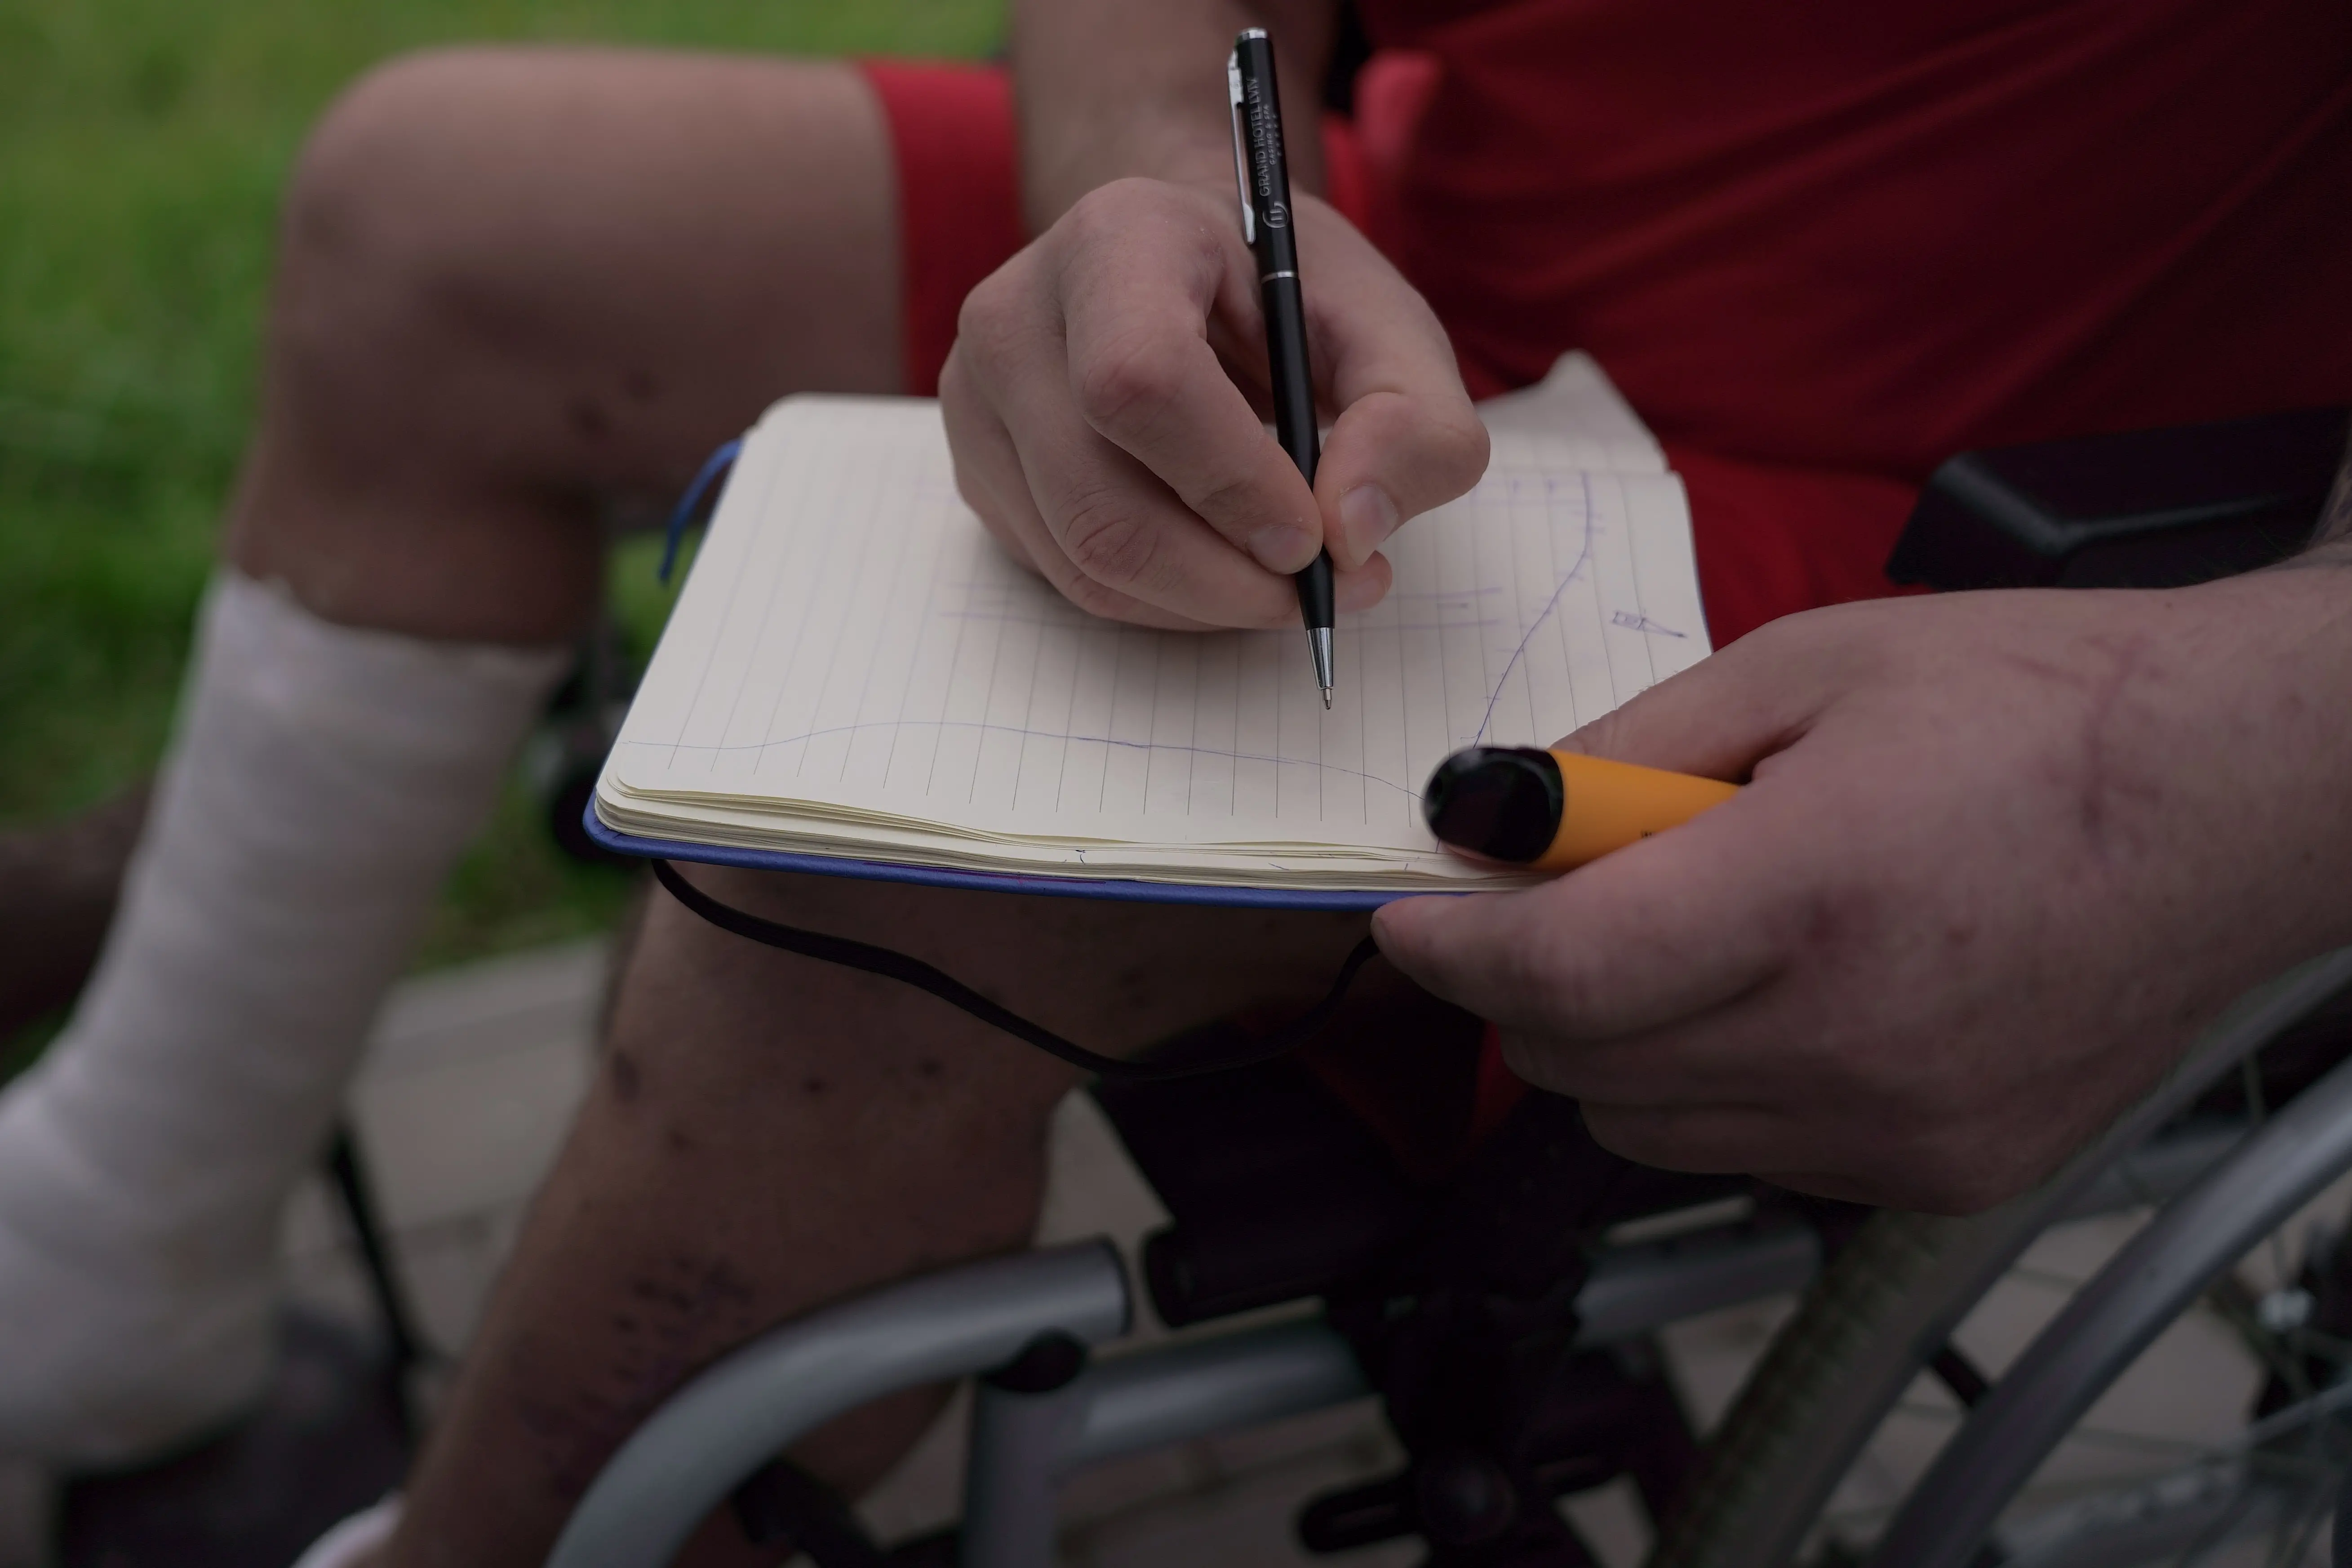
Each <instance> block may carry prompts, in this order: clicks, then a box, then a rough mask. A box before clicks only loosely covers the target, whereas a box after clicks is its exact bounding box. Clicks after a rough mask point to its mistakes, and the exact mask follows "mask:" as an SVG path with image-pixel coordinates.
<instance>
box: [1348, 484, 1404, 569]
mask: <svg viewBox="0 0 2352 1568" xmlns="http://www.w3.org/2000/svg"><path fill="white" fill-rule="evenodd" d="M1339 531H1341V532H1342V533H1344V534H1346V535H1347V536H1348V552H1349V555H1351V556H1352V557H1354V558H1355V559H1356V560H1358V561H1361V560H1363V559H1364V558H1365V557H1366V556H1368V555H1370V554H1371V552H1373V551H1375V550H1378V549H1379V548H1380V547H1381V542H1382V541H1383V540H1385V539H1387V538H1388V536H1389V535H1390V534H1391V533H1394V532H1395V531H1397V509H1396V502H1394V501H1392V500H1389V492H1388V491H1386V490H1384V489H1381V487H1380V486H1378V485H1358V486H1357V487H1356V488H1355V489H1351V490H1349V492H1348V493H1347V494H1346V495H1344V496H1341V497H1340V498H1339Z"/></svg>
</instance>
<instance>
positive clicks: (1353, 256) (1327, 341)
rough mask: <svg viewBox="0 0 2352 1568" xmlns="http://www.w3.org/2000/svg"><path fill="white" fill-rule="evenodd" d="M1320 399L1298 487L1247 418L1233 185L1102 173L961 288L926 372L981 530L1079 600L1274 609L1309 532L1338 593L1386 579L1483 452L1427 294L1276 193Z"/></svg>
mask: <svg viewBox="0 0 2352 1568" xmlns="http://www.w3.org/2000/svg"><path fill="white" fill-rule="evenodd" d="M1297 221H1298V224H1299V229H1300V234H1299V247H1300V251H1301V268H1300V270H1301V271H1302V273H1304V274H1305V279H1306V297H1307V317H1308V321H1307V333H1308V338H1309V342H1310V343H1311V345H1312V349H1313V353H1314V371H1315V379H1316V385H1317V391H1318V399H1319V401H1321V402H1322V403H1323V404H1325V405H1326V406H1327V407H1328V410H1330V411H1331V412H1332V413H1333V414H1335V415H1336V416H1337V419H1336V423H1335V424H1334V425H1333V426H1332V428H1331V433H1330V437H1329V439H1328V440H1327V441H1326V442H1325V444H1324V447H1323V460H1322V464H1321V467H1320V468H1319V470H1318V474H1317V476H1316V483H1315V488H1314V489H1313V491H1312V492H1310V491H1309V490H1308V489H1307V484H1306V482H1305V481H1304V480H1303V479H1301V478H1300V477H1299V474H1298V471H1297V468H1294V467H1292V465H1291V462H1290V459H1289V458H1288V457H1286V455H1285V454H1284V453H1283V451H1282V448H1281V447H1278V446H1276V444H1275V441H1274V438H1273V437H1271V436H1269V435H1268V434H1267V433H1266V431H1265V426H1264V423H1263V416H1262V414H1261V409H1262V408H1263V407H1264V405H1265V402H1264V388H1265V382H1266V372H1265V336H1264V327H1263V325H1262V322H1261V318H1260V313H1259V309H1258V284H1257V271H1256V266H1255V261H1254V259H1253V258H1252V257H1251V255H1250V252H1249V249H1248V247H1246V246H1244V244H1243V243H1242V237H1241V231H1240V226H1239V222H1238V219H1237V217H1236V200H1235V196H1234V191H1233V189H1232V187H1231V185H1230V184H1227V185H1226V186H1225V187H1224V188H1223V192H1222V194H1221V195H1220V194H1217V193H1215V192H1213V190H1212V189H1211V188H1209V187H1207V186H1203V185H1192V184H1171V183H1168V182H1164V181H1158V180H1142V179H1129V180H1121V181H1118V182H1115V183H1113V184H1108V185H1104V186H1102V187H1100V188H1099V189H1097V190H1096V191H1094V192H1092V193H1091V194H1089V195H1087V196H1086V197H1084V198H1083V199H1081V200H1080V201H1079V202H1078V203H1077V204H1076V205H1074V206H1073V207H1071V208H1070V210H1069V211H1068V212H1067V213H1066V214H1064V215H1063V216H1062V217H1061V218H1060V219H1059V221H1057V222H1056V223H1055V225H1054V226H1053V227H1052V228H1050V229H1049V230H1047V231H1046V232H1045V235H1043V236H1042V237H1040V238H1038V239H1037V240H1036V241H1035V242H1034V244H1032V245H1030V246H1029V247H1027V248H1026V249H1024V250H1023V251H1022V252H1021V253H1020V254H1019V255H1018V256H1016V257H1014V258H1013V260H1011V261H1010V262H1008V263H1006V264H1005V265H1004V267H1003V268H1000V269H999V270H998V271H997V272H996V273H995V274H994V275H993V276H992V277H991V278H989V279H987V280H986V281H985V282H983V283H982V284H981V285H980V287H979V288H977V289H973V290H972V292H971V296H970V297H969V298H968V299H967V300H965V302H964V308H963V315H962V319H961V324H960V336H959V337H958V339H957V342H956V346H955V350H954V352H953V353H951V354H950V356H949V360H948V363H947V368H946V370H945V372H944V374H942V375H941V377H940V403H941V405H942V407H943V409H944V411H945V414H946V417H947V427H948V439H949V442H950V446H951V447H952V448H953V450H954V454H955V467H956V483H957V486H958V488H959V489H961V491H962V492H963V496H964V499H965V500H967V501H968V502H970V503H971V507H972V510H975V511H977V512H978V513H979V514H980V517H981V520H982V521H983V522H984V523H986V524H987V526H988V529H989V531H990V532H991V533H992V534H993V535H994V536H995V537H996V539H997V540H998V541H999V542H1001V543H1003V545H1004V547H1005V548H1006V549H1008V550H1010V551H1011V552H1013V555H1014V556H1015V557H1016V558H1018V559H1020V560H1022V561H1024V562H1026V563H1028V564H1029V565H1030V566H1032V567H1033V568H1034V569H1035V570H1036V571H1037V572H1038V573H1039V574H1042V575H1043V576H1044V577H1045V578H1046V580H1047V581H1049V582H1051V583H1052V584H1054V585H1055V587H1056V588H1058V589H1060V590H1061V591H1062V593H1063V594H1065V595H1067V596H1068V597H1069V599H1070V600H1071V601H1072V602H1073V603H1075V604H1076V605H1080V606H1081V607H1083V608H1085V609H1087V610H1091V611H1093V612H1094V613H1095V614H1097V615H1101V616H1112V617H1114V618H1117V619H1120V620H1128V621H1135V622H1139V623H1141V624H1143V625H1147V626H1179V627H1199V626H1282V625H1286V624H1293V623H1295V622H1296V621H1297V617H1298V602H1297V594H1296V591H1295V590H1294V588H1293V586H1292V584H1291V580H1290V575H1289V574H1291V573H1294V572H1297V571H1298V570H1299V569H1300V568H1301V567H1304V566H1305V565H1306V564H1307V563H1308V562H1310V561H1312V560H1314V558H1315V554H1316V552H1318V550H1321V549H1323V548H1325V547H1327V546H1328V548H1329V550H1330V552H1331V558H1332V561H1333V563H1335V564H1336V565H1337V566H1338V567H1339V574H1338V578H1337V586H1338V599H1339V608H1340V609H1342V610H1360V609H1363V608H1365V607H1367V606H1369V605H1372V604H1375V603H1377V602H1378V601H1379V599H1380V598H1381V595H1383V594H1385V593H1386V592H1387V591H1388V585H1389V568H1388V563H1387V561H1386V560H1385V559H1383V558H1382V557H1381V556H1380V555H1379V554H1378V553H1377V550H1378V547H1379V546H1380V544H1381V541H1382V540H1384V539H1386V538H1387V537H1388V536H1389V534H1390V533H1391V532H1392V531H1394V530H1395V529H1396V527H1397V526H1398V524H1399V523H1400V522H1402V521H1403V520H1405V519H1407V518H1410V517H1412V516H1413V515H1414V514H1415V513H1417V512H1420V511H1423V510H1427V509H1428V508H1430V507H1433V506H1435V505H1437V504H1438V503H1440V502H1442V501H1445V500H1452V499H1453V498H1454V497H1455V496H1457V495H1460V494H1462V493H1463V492H1464V491H1465V490H1467V489H1469V488H1470V487H1471V486H1472V485H1473V484H1475V483H1476V482H1477V479H1478V476H1479V475H1480V474H1481V473H1482V472H1484V471H1485V468H1486V428H1485V426H1482V425H1481V424H1480V423H1479V422H1478V418H1477V416H1476V415H1475V413H1474V412H1473V411H1472V409H1471V406H1470V401H1469V398H1468V396H1467V395H1466V394H1465V392H1464V391H1463V389H1462V382H1461V377H1460V375H1459V374H1458V373H1457V372H1456V370H1455V368H1454V353H1453V350H1452V348H1451V346H1450V345H1449V344H1448V342H1446V338H1445V333H1444V330H1443V329H1442V328H1441V327H1440V326H1439V325H1438V323H1437V320H1436V317H1435V316H1434V315H1433V314H1432V312H1431V311H1430V310H1429V307H1428V306H1427V305H1426V304H1425V303H1424V302H1423V300H1422V299H1421V297H1420V295H1418V294H1417V293H1415V292H1414V291H1413V289H1412V286H1411V285H1410V284H1408V283H1406V282H1405V280H1404V279H1402V277H1400V276H1399V275H1398V273H1397V272H1396V270H1395V268H1391V266H1390V265H1389V264H1388V263H1387V261H1386V260H1384V259H1383V258H1381V255H1380V254H1379V252H1377V251H1375V250H1374V249H1373V248H1372V247H1371V246H1370V244H1369V243H1368V242H1367V241H1366V240H1365V239H1364V238H1363V237H1362V236H1360V235H1359V234H1358V233H1357V232H1356V231H1355V230H1354V228H1352V227H1351V226H1349V224H1348V223H1347V221H1346V220H1345V219H1343V218H1341V217H1339V216H1338V215H1337V214H1336V213H1334V212H1333V211H1332V210H1331V209H1330V208H1329V207H1328V206H1326V205H1324V204H1322V203H1321V202H1319V201H1317V200H1315V199H1313V198H1312V197H1307V196H1301V197H1299V198H1298V200H1297Z"/></svg>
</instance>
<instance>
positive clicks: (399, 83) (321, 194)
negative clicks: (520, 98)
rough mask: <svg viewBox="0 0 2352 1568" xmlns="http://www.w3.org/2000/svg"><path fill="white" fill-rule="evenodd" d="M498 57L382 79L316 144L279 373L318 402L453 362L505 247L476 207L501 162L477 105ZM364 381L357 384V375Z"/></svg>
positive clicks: (448, 60) (282, 304)
mask: <svg viewBox="0 0 2352 1568" xmlns="http://www.w3.org/2000/svg"><path fill="white" fill-rule="evenodd" d="M503 74H505V66H504V62H503V61H502V60H501V58H500V51H498V50H493V49H442V50H433V51H428V52H425V53H419V54H414V55H408V56H404V57H402V58H398V59H395V60H393V61H391V62H389V63H387V64H385V65H383V66H379V67H377V68H375V69H373V70H372V71H370V72H369V73H368V74H367V75H366V76H364V77H362V78H361V79H359V80H358V81H357V82H355V83H353V84H352V86H351V87H350V88H349V89H346V90H345V91H344V92H343V94H342V95H341V97H340V98H339V99H338V100H336V101H335V102H334V103H333V104H332V105H331V107H330V108H329V109H328V110H327V112H326V113H325V114H324V115H323V116H322V117H321V118H320V121H319V122H318V124H317V125H316V126H315V127H314V128H313V130H312V131H311V133H310V139H309V141H308V142H306V143H305V145H304V147H303V150H302V153H301V156H300V157H299V160H298V161H297V163H296V165H295V169H294V173H293V177H292V179H291V182H290V183H289V186H288V189H287V193H286V198H285V203H284V207H283V211H282V214H281V218H280V227H279V239H278V277H277V286H276V290H277V291H276V300H275V302H274V310H273V313H272V314H273V333H272V337H273V342H272V350H273V361H274V369H275V370H276V372H277V374H278V375H280V376H283V377H289V378H291V379H292V380H293V381H294V382H296V383H297V384H298V385H299V387H300V389H301V390H302V391H303V392H304V393H306V394H318V393H326V394H328V395H329V399H330V404H331V403H332V401H333V399H332V393H333V391H334V389H335V388H336V387H337V386H341V387H342V388H345V389H350V388H353V387H358V386H373V387H375V388H378V389H383V388H385V387H387V386H396V385H397V384H399V381H400V379H401V371H402V368H403V366H404V365H409V364H414V363H415V362H416V361H417V360H418V358H419V357H420V356H424V355H431V354H436V353H444V352H446V346H447V344H448V343H449V342H450V341H451V338H452V335H453V331H454V332H456V333H457V335H459V336H462V335H463V332H464V331H465V327H466V323H465V321H464V319H463V312H462V310H459V309H453V307H457V306H459V305H460V304H461V302H462V301H463V300H464V299H465V298H466V295H467V279H468V278H469V276H473V275H477V274H478V273H479V272H480V270H481V268H482V266H483V264H484V261H485V259H486V258H488V256H489V255H490V254H491V252H492V250H493V249H494V247H495V243H496V241H495V237H494V236H490V235H485V234H483V233H481V232H479V230H480V224H479V219H478V212H479V205H478V204H477V203H473V202H470V201H468V200H467V184H468V180H469V165H470V166H472V167H476V168H478V163H479V161H480V160H481V159H482V158H483V157H484V156H486V155H487V153H488V152H489V151H490V150H489V149H486V148H483V147H481V146H479V145H478V142H480V141H481V139H482V138H481V135H480V130H481V128H482V127H483V117H482V116H481V114H480V113H479V111H478V110H479V106H480V105H481V104H482V103H483V102H484V100H485V98H486V95H488V94H492V93H494V92H495V91H496V82H497V79H498V78H499V77H500V76H501V75H503ZM354 373H356V374H354Z"/></svg>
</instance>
